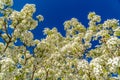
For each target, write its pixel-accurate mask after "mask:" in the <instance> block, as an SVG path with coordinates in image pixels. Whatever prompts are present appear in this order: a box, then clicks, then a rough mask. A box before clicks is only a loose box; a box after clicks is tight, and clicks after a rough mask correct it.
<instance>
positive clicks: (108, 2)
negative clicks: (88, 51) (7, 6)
mask: <svg viewBox="0 0 120 80" xmlns="http://www.w3.org/2000/svg"><path fill="white" fill-rule="evenodd" d="M26 3H31V4H35V5H36V8H37V10H36V13H35V14H34V18H35V15H38V14H42V15H43V16H44V18H45V20H44V21H43V22H41V23H39V25H38V27H37V28H36V29H35V30H34V31H33V33H34V35H35V36H34V37H35V38H38V39H41V38H43V37H44V36H43V32H42V31H43V29H44V28H45V27H49V28H52V27H57V28H58V31H59V32H61V33H62V35H65V31H64V27H63V23H64V21H65V20H69V19H71V18H72V17H75V18H78V20H79V21H80V22H82V24H84V25H85V26H88V20H87V15H88V13H89V12H92V11H95V12H96V13H97V14H98V15H101V17H102V22H103V21H104V20H107V19H110V18H116V19H120V0H14V6H13V8H14V9H16V10H21V9H22V8H23V6H24V5H25V4H26Z"/></svg>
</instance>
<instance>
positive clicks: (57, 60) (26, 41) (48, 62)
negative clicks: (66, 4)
mask: <svg viewBox="0 0 120 80" xmlns="http://www.w3.org/2000/svg"><path fill="white" fill-rule="evenodd" d="M12 5H13V1H12V0H0V13H1V15H2V16H1V17H0V39H2V40H3V41H1V42H0V80H118V79H120V78H119V76H120V39H119V36H120V27H119V23H118V20H116V19H108V20H106V21H104V23H100V21H101V17H100V16H99V15H96V13H95V12H90V13H89V15H88V19H89V26H88V27H85V26H84V25H82V23H81V22H79V21H78V20H77V19H76V18H72V19H71V20H67V21H65V22H64V29H65V30H66V36H62V35H61V34H60V33H59V32H58V31H57V29H56V28H53V29H49V28H45V29H44V34H45V35H46V38H44V39H41V40H38V39H34V35H33V34H32V32H31V30H33V29H35V28H36V26H37V25H38V21H37V20H35V19H33V18H32V16H33V13H34V12H35V10H36V9H35V5H34V4H26V5H25V6H24V7H23V9H22V10H21V11H16V10H13V9H12V8H11V6H12ZM37 18H38V20H39V21H43V16H41V15H38V16H37ZM10 29H12V32H11V33H9V30H10ZM18 39H19V40H20V41H21V42H22V43H23V44H22V45H15V43H16V42H17V41H18ZM94 41H98V42H97V43H98V44H97V45H93V42H94ZM28 47H33V51H32V53H30V50H29V49H27V48H28ZM113 74H117V75H116V76H114V75H113Z"/></svg>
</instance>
